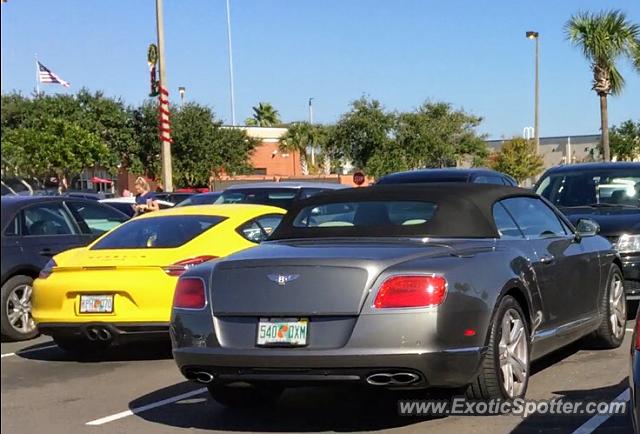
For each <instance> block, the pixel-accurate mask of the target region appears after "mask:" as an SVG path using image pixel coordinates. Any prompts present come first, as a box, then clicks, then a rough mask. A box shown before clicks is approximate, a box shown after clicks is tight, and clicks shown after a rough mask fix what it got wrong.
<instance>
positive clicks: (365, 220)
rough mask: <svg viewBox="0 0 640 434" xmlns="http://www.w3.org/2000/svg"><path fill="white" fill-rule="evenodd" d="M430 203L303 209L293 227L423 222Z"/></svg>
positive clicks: (427, 217) (330, 205) (374, 203)
mask: <svg viewBox="0 0 640 434" xmlns="http://www.w3.org/2000/svg"><path fill="white" fill-rule="evenodd" d="M435 211H436V204H435V203H432V202H415V201H392V202H387V201H385V202H377V201H366V202H339V203H328V204H324V205H317V206H310V207H306V208H303V209H302V210H301V211H300V212H299V213H298V215H297V216H296V218H295V219H294V221H293V226H294V227H297V228H338V227H356V228H358V227H372V226H375V227H377V228H384V227H389V228H391V227H394V226H415V225H423V224H425V223H427V222H428V221H430V220H431V219H432V218H433V215H434V213H435Z"/></svg>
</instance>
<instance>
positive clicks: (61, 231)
mask: <svg viewBox="0 0 640 434" xmlns="http://www.w3.org/2000/svg"><path fill="white" fill-rule="evenodd" d="M22 216H23V221H24V227H23V231H22V234H23V235H37V236H51V235H73V234H76V233H77V230H76V228H75V226H74V224H73V222H72V219H71V216H70V215H69V214H68V213H67V211H66V210H65V209H64V207H63V206H62V205H61V204H55V203H45V204H40V205H34V206H30V207H28V208H25V209H24V210H23V211H22Z"/></svg>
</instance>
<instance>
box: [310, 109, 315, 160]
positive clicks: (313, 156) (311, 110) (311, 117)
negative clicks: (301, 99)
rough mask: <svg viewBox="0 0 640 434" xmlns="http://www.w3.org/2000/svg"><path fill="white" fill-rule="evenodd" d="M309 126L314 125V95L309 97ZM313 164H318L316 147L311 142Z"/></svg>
mask: <svg viewBox="0 0 640 434" xmlns="http://www.w3.org/2000/svg"><path fill="white" fill-rule="evenodd" d="M309 126H310V127H313V97H311V98H309ZM311 164H312V165H313V166H315V165H316V148H315V145H314V144H313V143H311Z"/></svg>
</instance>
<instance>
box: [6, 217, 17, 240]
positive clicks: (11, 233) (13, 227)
mask: <svg viewBox="0 0 640 434" xmlns="http://www.w3.org/2000/svg"><path fill="white" fill-rule="evenodd" d="M18 216H19V215H18ZM18 216H15V217H14V218H12V219H11V221H10V222H9V224H8V225H7V227H6V228H5V229H4V234H5V235H6V236H8V237H16V236H18V235H20V224H19V220H18V218H19V217H18Z"/></svg>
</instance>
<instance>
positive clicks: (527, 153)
mask: <svg viewBox="0 0 640 434" xmlns="http://www.w3.org/2000/svg"><path fill="white" fill-rule="evenodd" d="M491 167H492V168H493V169H495V170H497V171H499V172H504V173H506V174H508V175H511V176H513V177H514V178H515V179H516V181H518V183H520V182H522V181H524V180H525V179H527V178H530V177H532V176H535V175H537V174H538V173H540V172H541V171H542V169H543V167H544V164H543V160H542V156H541V155H539V154H538V153H537V152H536V147H535V143H534V142H533V141H531V140H526V139H523V138H522V137H514V138H513V139H511V140H509V141H506V142H504V144H503V145H502V148H501V149H500V150H499V151H498V152H497V153H496V154H494V155H493V156H492V158H491Z"/></svg>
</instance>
